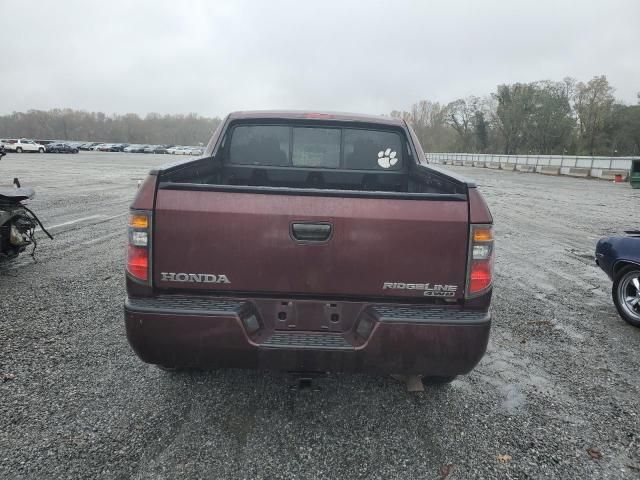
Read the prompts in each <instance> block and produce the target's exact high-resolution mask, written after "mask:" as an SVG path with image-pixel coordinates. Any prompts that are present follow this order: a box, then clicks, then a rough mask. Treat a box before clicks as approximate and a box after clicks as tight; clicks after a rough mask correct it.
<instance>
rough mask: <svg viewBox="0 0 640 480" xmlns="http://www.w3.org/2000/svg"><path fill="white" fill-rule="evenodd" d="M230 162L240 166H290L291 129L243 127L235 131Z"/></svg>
mask: <svg viewBox="0 0 640 480" xmlns="http://www.w3.org/2000/svg"><path fill="white" fill-rule="evenodd" d="M229 162H230V163H236V164H240V165H272V166H286V165H289V163H290V162H289V127H282V126H271V125H241V126H238V127H236V128H234V129H233V133H232V135H231V142H230V145H229Z"/></svg>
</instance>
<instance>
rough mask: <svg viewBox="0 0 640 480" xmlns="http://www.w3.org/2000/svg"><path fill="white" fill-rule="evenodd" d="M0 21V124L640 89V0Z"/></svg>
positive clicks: (288, 5) (334, 5) (35, 9)
mask: <svg viewBox="0 0 640 480" xmlns="http://www.w3.org/2000/svg"><path fill="white" fill-rule="evenodd" d="M0 11H1V12H2V27H0V58H1V59H2V67H1V70H0V113H8V112H11V111H14V110H18V111H20V110H27V109H49V108H56V107H70V108H78V109H84V110H95V111H104V112H107V113H127V112H136V113H140V114H144V113H147V112H159V113H187V112H197V113H199V114H202V115H207V116H213V115H223V114H225V113H226V112H228V111H231V110H240V109H264V108H294V109H322V110H340V111H355V112H362V113H373V114H378V113H388V112H390V111H391V110H392V109H407V108H409V106H410V105H411V104H412V103H413V102H415V101H417V100H421V99H431V100H435V101H440V102H448V101H451V100H454V99H455V98H459V97H464V96H467V95H470V94H474V95H485V94H487V93H490V92H492V91H494V90H495V87H496V85H497V84H499V83H512V82H517V81H520V82H530V81H535V80H543V79H552V80H561V79H562V78H563V77H565V76H573V77H576V78H578V79H579V80H584V81H586V80H589V79H590V78H591V77H592V76H594V75H600V74H605V75H607V77H608V79H609V81H610V82H611V84H612V85H613V86H614V87H615V88H616V96H617V97H618V98H620V99H622V100H624V101H626V102H627V103H635V102H636V93H637V92H638V91H640V22H639V21H640V1H638V0H627V1H623V0H615V1H614V0H607V1H602V0H581V1H563V0H553V1H546V0H545V1H540V0H535V1H534V0H530V1H527V2H524V1H515V0H513V1H507V0H503V1H486V0H485V1H472V0H469V1H451V0H449V1H426V0H425V1H393V2H392V1H386V2H379V1H372V0H361V1H350V0H341V1H333V0H316V1H313V2H312V1H301V0H298V1H279V0H267V1H258V0H255V1H229V2H223V1H179V0H174V1H160V0H153V1H151V0H149V1H134V0H110V1H104V0H102V1H72V0H59V1H34V0H15V1H14V0H0ZM14 20H15V21H14Z"/></svg>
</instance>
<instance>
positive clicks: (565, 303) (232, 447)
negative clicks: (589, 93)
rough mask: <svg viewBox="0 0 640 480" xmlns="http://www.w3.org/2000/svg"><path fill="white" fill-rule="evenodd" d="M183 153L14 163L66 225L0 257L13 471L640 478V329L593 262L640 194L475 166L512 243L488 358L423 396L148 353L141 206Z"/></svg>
mask: <svg viewBox="0 0 640 480" xmlns="http://www.w3.org/2000/svg"><path fill="white" fill-rule="evenodd" d="M175 159H176V157H170V156H160V155H158V156H156V155H127V154H109V153H104V154H100V153H95V154H93V153H90V154H79V155H32V154H22V155H16V154H9V155H8V156H7V157H5V158H4V160H2V162H0V178H1V179H2V183H9V182H10V181H11V179H12V178H13V177H14V176H17V177H19V178H20V179H21V180H22V182H23V184H25V185H30V186H33V187H35V188H36V189H37V192H38V196H37V197H36V199H35V200H33V201H32V202H31V207H32V208H33V209H34V210H35V211H36V212H38V213H39V214H40V216H41V219H42V220H43V221H44V222H45V224H46V225H49V226H53V228H52V233H54V235H55V237H56V238H55V240H54V241H53V242H51V241H49V240H46V239H44V238H43V240H42V242H41V244H40V246H39V247H38V254H37V259H38V263H33V261H32V260H31V258H30V257H29V256H27V255H24V256H22V257H21V258H20V259H18V260H17V261H16V262H13V263H12V264H10V265H4V266H0V292H1V293H0V421H1V423H0V478H3V479H5V478H6V479H19V478H24V479H37V478H92V479H93V478H137V479H144V478H166V479H174V478H247V479H250V478H380V479H390V478H427V479H432V478H442V477H444V476H446V478H449V479H454V478H455V479H468V478H563V479H567V478H580V479H584V478H598V479H599V478H640V409H639V408H638V407H639V405H640V381H639V371H640V355H639V352H640V329H635V328H633V327H631V326H628V325H627V324H625V323H624V322H623V321H622V320H621V319H620V318H619V317H618V316H617V314H616V311H615V308H614V306H613V303H612V301H611V298H610V288H611V287H610V282H609V280H608V279H607V278H606V276H605V275H604V273H602V272H601V271H600V270H599V269H598V268H597V267H596V266H595V265H594V263H593V259H592V255H593V250H594V246H595V242H596V240H597V239H598V238H599V237H600V236H604V235H607V234H613V233H618V232H621V231H622V230H624V229H626V228H630V227H636V228H637V227H638V223H637V221H638V206H639V205H640V191H639V190H635V191H634V190H631V189H630V187H629V185H628V184H623V185H618V184H613V183H608V182H604V181H595V180H584V179H572V178H560V177H546V176H542V175H537V174H523V173H513V172H501V171H495V170H486V169H474V168H463V167H459V168H455V170H456V171H458V172H460V173H463V174H466V175H469V176H471V177H473V178H476V179H477V181H478V182H479V184H480V186H481V189H482V191H483V193H484V194H485V195H486V198H487V200H488V202H489V204H490V207H491V209H492V212H493V214H494V217H495V222H496V233H497V238H498V241H497V249H498V250H497V251H498V258H497V282H496V287H495V293H494V302H493V306H492V309H493V315H494V323H493V331H492V339H491V342H490V345H489V350H488V352H487V355H486V356H485V358H484V359H483V360H482V362H481V363H480V365H479V366H478V368H477V369H476V370H475V371H474V372H473V373H472V374H470V375H468V376H466V377H461V378H459V379H458V380H456V381H454V382H453V383H452V384H451V385H449V386H446V387H442V388H435V389H432V390H428V391H426V392H424V393H418V394H416V393H407V392H406V391H405V389H404V388H403V386H402V385H400V384H398V383H396V382H395V381H394V380H392V379H388V378H379V377H372V376H348V375H331V376H328V377H326V378H322V379H319V380H317V381H316V382H315V383H314V388H313V389H305V390H298V389H295V388H291V387H292V385H293V382H292V380H291V378H290V377H289V376H287V375H286V374H279V373H268V372H246V371H236V370H234V371H214V372H192V373H181V374H171V373H166V372H163V371H160V370H158V369H156V368H155V367H153V366H149V365H146V364H143V363H142V362H140V361H139V360H138V359H137V358H136V357H135V356H134V354H133V353H132V352H131V350H130V349H129V347H128V344H127V342H126V339H125V335H124V328H123V320H122V302H123V298H124V295H125V293H124V281H123V264H124V247H125V241H126V235H125V227H126V216H125V215H126V213H127V207H128V204H129V202H130V200H131V198H132V196H133V194H134V193H135V190H136V183H137V180H138V179H140V178H143V177H144V174H145V173H146V171H147V170H148V168H149V167H151V166H153V165H157V164H162V163H165V162H167V161H172V160H175ZM590 448H593V449H598V450H599V451H600V452H601V458H599V459H594V458H592V457H591V455H589V453H588V452H587V449H590ZM499 455H500V456H502V455H504V456H505V457H500V458H502V459H503V460H504V461H505V463H503V462H501V461H500V459H499V458H498V456H499ZM507 456H508V457H507ZM596 456H597V455H596Z"/></svg>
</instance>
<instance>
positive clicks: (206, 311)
mask: <svg viewBox="0 0 640 480" xmlns="http://www.w3.org/2000/svg"><path fill="white" fill-rule="evenodd" d="M244 305H245V302H235V301H231V300H219V299H217V298H212V297H193V296H186V295H185V296H181V295H161V296H158V297H151V298H128V299H127V308H129V309H130V310H133V311H137V312H148V313H156V312H158V313H177V314H192V315H235V314H238V313H240V310H241V309H242V307H243V306H244Z"/></svg>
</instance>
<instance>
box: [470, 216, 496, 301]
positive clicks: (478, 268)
mask: <svg viewBox="0 0 640 480" xmlns="http://www.w3.org/2000/svg"><path fill="white" fill-rule="evenodd" d="M469 240H470V245H469V260H468V262H469V263H468V268H467V272H468V275H469V277H468V280H467V293H466V296H467V297H473V296H476V295H480V294H481V293H483V292H484V291H486V290H488V289H489V287H490V286H491V283H492V282H493V228H492V226H491V225H472V226H471V231H470V235H469Z"/></svg>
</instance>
